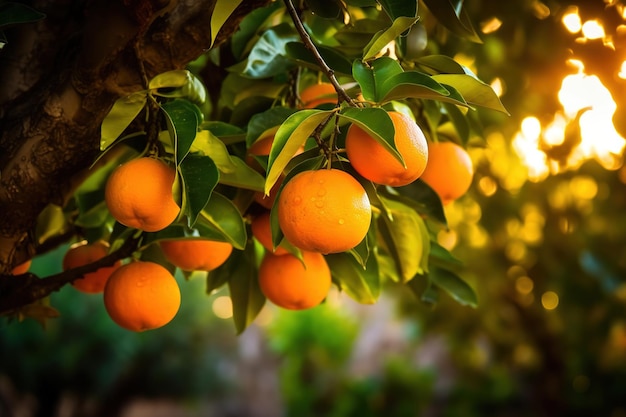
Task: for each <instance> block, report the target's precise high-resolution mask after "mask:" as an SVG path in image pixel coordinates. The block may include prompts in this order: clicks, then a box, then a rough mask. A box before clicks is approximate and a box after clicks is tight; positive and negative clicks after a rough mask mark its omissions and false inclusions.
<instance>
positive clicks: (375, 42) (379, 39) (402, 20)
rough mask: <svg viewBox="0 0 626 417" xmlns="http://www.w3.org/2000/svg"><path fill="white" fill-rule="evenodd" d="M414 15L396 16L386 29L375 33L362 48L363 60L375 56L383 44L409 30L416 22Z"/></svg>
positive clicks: (385, 44)
mask: <svg viewBox="0 0 626 417" xmlns="http://www.w3.org/2000/svg"><path fill="white" fill-rule="evenodd" d="M417 20H418V18H416V17H398V18H396V19H394V21H393V24H392V25H391V26H390V27H389V28H388V29H386V30H384V31H380V32H378V33H376V34H375V35H374V36H373V37H372V39H371V40H370V42H369V43H368V44H367V45H366V46H365V48H364V50H363V60H364V61H367V60H369V59H371V58H373V57H374V56H376V55H377V54H378V53H379V52H380V51H381V50H382V49H383V48H384V47H385V46H387V45H388V44H389V43H390V42H392V41H393V40H394V39H396V38H397V37H398V36H400V35H402V34H403V33H404V32H406V31H407V30H409V29H410V28H411V26H413V25H414V24H415V22H417Z"/></svg>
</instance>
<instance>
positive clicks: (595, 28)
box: [581, 19, 604, 39]
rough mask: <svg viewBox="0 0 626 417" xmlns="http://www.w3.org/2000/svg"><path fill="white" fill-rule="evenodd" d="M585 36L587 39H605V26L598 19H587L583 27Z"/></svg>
mask: <svg viewBox="0 0 626 417" xmlns="http://www.w3.org/2000/svg"><path fill="white" fill-rule="evenodd" d="M581 29H582V31H583V36H584V37H585V38H587V39H604V27H603V26H602V23H600V22H599V21H597V20H595V19H594V20H587V21H586V22H585V23H583V25H582V27H581Z"/></svg>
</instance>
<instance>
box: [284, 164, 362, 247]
mask: <svg viewBox="0 0 626 417" xmlns="http://www.w3.org/2000/svg"><path fill="white" fill-rule="evenodd" d="M277 208H278V222H279V224H280V228H281V230H282V231H283V234H284V235H285V237H286V238H287V240H288V241H289V242H291V243H292V244H293V245H295V246H297V247H298V248H300V249H302V250H307V251H313V252H321V253H336V252H343V251H346V250H349V249H352V248H353V247H355V246H356V245H358V244H359V243H360V242H361V241H362V240H363V238H364V237H365V235H366V234H367V231H368V230H369V226H370V221H371V218H372V210H371V206H370V201H369V199H368V197H367V193H366V192H365V189H364V188H363V186H362V185H361V184H360V183H359V182H358V181H357V180H356V179H354V177H353V176H352V175H350V174H348V173H347V172H345V171H341V170H338V169H320V170H317V171H304V172H300V173H298V174H296V175H295V176H294V177H293V178H292V179H291V180H290V181H289V182H288V183H287V184H285V186H284V187H283V190H282V192H281V193H280V195H279V196H278V202H277Z"/></svg>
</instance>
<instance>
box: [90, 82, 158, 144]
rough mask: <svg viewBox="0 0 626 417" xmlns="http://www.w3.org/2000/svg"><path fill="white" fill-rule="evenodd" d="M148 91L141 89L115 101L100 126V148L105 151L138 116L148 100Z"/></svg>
mask: <svg viewBox="0 0 626 417" xmlns="http://www.w3.org/2000/svg"><path fill="white" fill-rule="evenodd" d="M147 97H148V96H147V93H146V92H145V91H140V92H136V93H132V94H130V95H128V96H126V97H121V98H119V99H117V100H116V101H115V103H113V107H111V110H110V111H109V114H107V116H106V117H105V118H104V120H103V121H102V126H101V127H100V150H101V151H104V150H105V149H107V148H108V147H109V146H111V145H112V144H113V142H115V140H116V139H117V138H118V137H119V136H120V135H121V134H122V132H123V131H124V130H125V129H126V128H127V127H128V126H129V125H130V124H131V122H132V121H133V120H135V118H136V117H137V115H138V114H139V112H141V110H142V109H143V108H144V106H145V105H146V101H147Z"/></svg>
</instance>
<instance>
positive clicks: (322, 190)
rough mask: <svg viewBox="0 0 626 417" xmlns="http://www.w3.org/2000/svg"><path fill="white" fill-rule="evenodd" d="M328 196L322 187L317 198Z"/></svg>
mask: <svg viewBox="0 0 626 417" xmlns="http://www.w3.org/2000/svg"><path fill="white" fill-rule="evenodd" d="M325 195H326V188H323V187H320V189H319V190H317V196H318V197H323V196H325Z"/></svg>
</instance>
